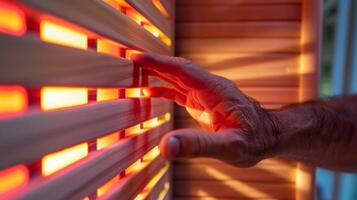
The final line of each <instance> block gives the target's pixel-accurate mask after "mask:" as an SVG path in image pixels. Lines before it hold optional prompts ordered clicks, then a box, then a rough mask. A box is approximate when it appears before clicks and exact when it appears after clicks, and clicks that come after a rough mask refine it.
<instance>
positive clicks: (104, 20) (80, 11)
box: [21, 0, 171, 54]
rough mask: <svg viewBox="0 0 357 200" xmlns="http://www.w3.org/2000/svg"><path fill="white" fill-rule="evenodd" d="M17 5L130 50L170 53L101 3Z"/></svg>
mask: <svg viewBox="0 0 357 200" xmlns="http://www.w3.org/2000/svg"><path fill="white" fill-rule="evenodd" d="M21 2H23V3H25V4H27V5H29V6H33V7H35V8H37V9H40V10H42V11H45V12H49V13H51V14H53V15H55V16H57V17H60V18H63V19H66V20H68V21H71V22H73V23H76V24H78V25H80V26H83V27H84V28H87V29H89V30H91V31H93V32H95V33H98V34H100V35H101V36H103V37H107V38H109V39H112V40H114V41H117V42H119V43H122V44H124V45H126V46H129V47H131V48H134V49H139V50H143V51H151V52H156V53H161V54H171V50H170V48H169V47H168V46H167V45H166V44H164V43H163V42H161V41H160V40H159V39H158V38H155V37H154V36H153V35H152V34H150V33H149V32H147V31H146V30H144V29H143V28H141V27H140V26H139V25H138V24H136V23H135V22H134V21H132V20H131V19H129V18H128V17H127V16H125V15H124V14H122V13H120V12H117V11H116V10H114V9H113V8H111V7H109V6H108V5H106V4H105V3H104V2H102V1H99V0H88V1H85V2H84V1H82V0H64V1H47V0H22V1H21ZM123 27H125V28H123Z"/></svg>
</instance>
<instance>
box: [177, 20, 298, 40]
mask: <svg viewBox="0 0 357 200" xmlns="http://www.w3.org/2000/svg"><path fill="white" fill-rule="evenodd" d="M176 36H177V37H178V38H207V37H215V38H218V37H300V23H299V22H220V23H217V22H212V23H200V22H192V23H189V22H188V23H187V22H184V23H177V24H176Z"/></svg>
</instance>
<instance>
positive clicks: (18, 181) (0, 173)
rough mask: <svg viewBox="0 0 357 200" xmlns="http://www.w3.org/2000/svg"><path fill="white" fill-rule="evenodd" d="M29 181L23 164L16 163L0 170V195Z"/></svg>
mask: <svg viewBox="0 0 357 200" xmlns="http://www.w3.org/2000/svg"><path fill="white" fill-rule="evenodd" d="M28 182H29V172H28V170H27V167H26V166H25V165H16V166H13V167H10V168H7V169H4V170H0V195H3V194H4V193H6V192H10V191H11V190H13V189H16V188H19V187H22V186H25V185H26V184H28Z"/></svg>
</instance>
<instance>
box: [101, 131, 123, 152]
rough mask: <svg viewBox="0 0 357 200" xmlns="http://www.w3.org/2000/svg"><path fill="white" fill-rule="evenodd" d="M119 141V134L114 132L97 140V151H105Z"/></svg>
mask: <svg viewBox="0 0 357 200" xmlns="http://www.w3.org/2000/svg"><path fill="white" fill-rule="evenodd" d="M118 140H119V132H114V133H112V134H110V135H106V136H104V137H101V138H98V139H97V150H100V149H103V148H105V147H108V146H110V145H113V144H115V143H116V142H117V141H118Z"/></svg>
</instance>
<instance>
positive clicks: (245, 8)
mask: <svg viewBox="0 0 357 200" xmlns="http://www.w3.org/2000/svg"><path fill="white" fill-rule="evenodd" d="M176 12H177V13H176V14H177V21H178V22H187V21H190V22H232V21H299V20H300V19H301V8H300V5H298V4H290V5H222V4H221V5H215V6H201V5H190V6H180V5H179V6H177V11H176Z"/></svg>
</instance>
